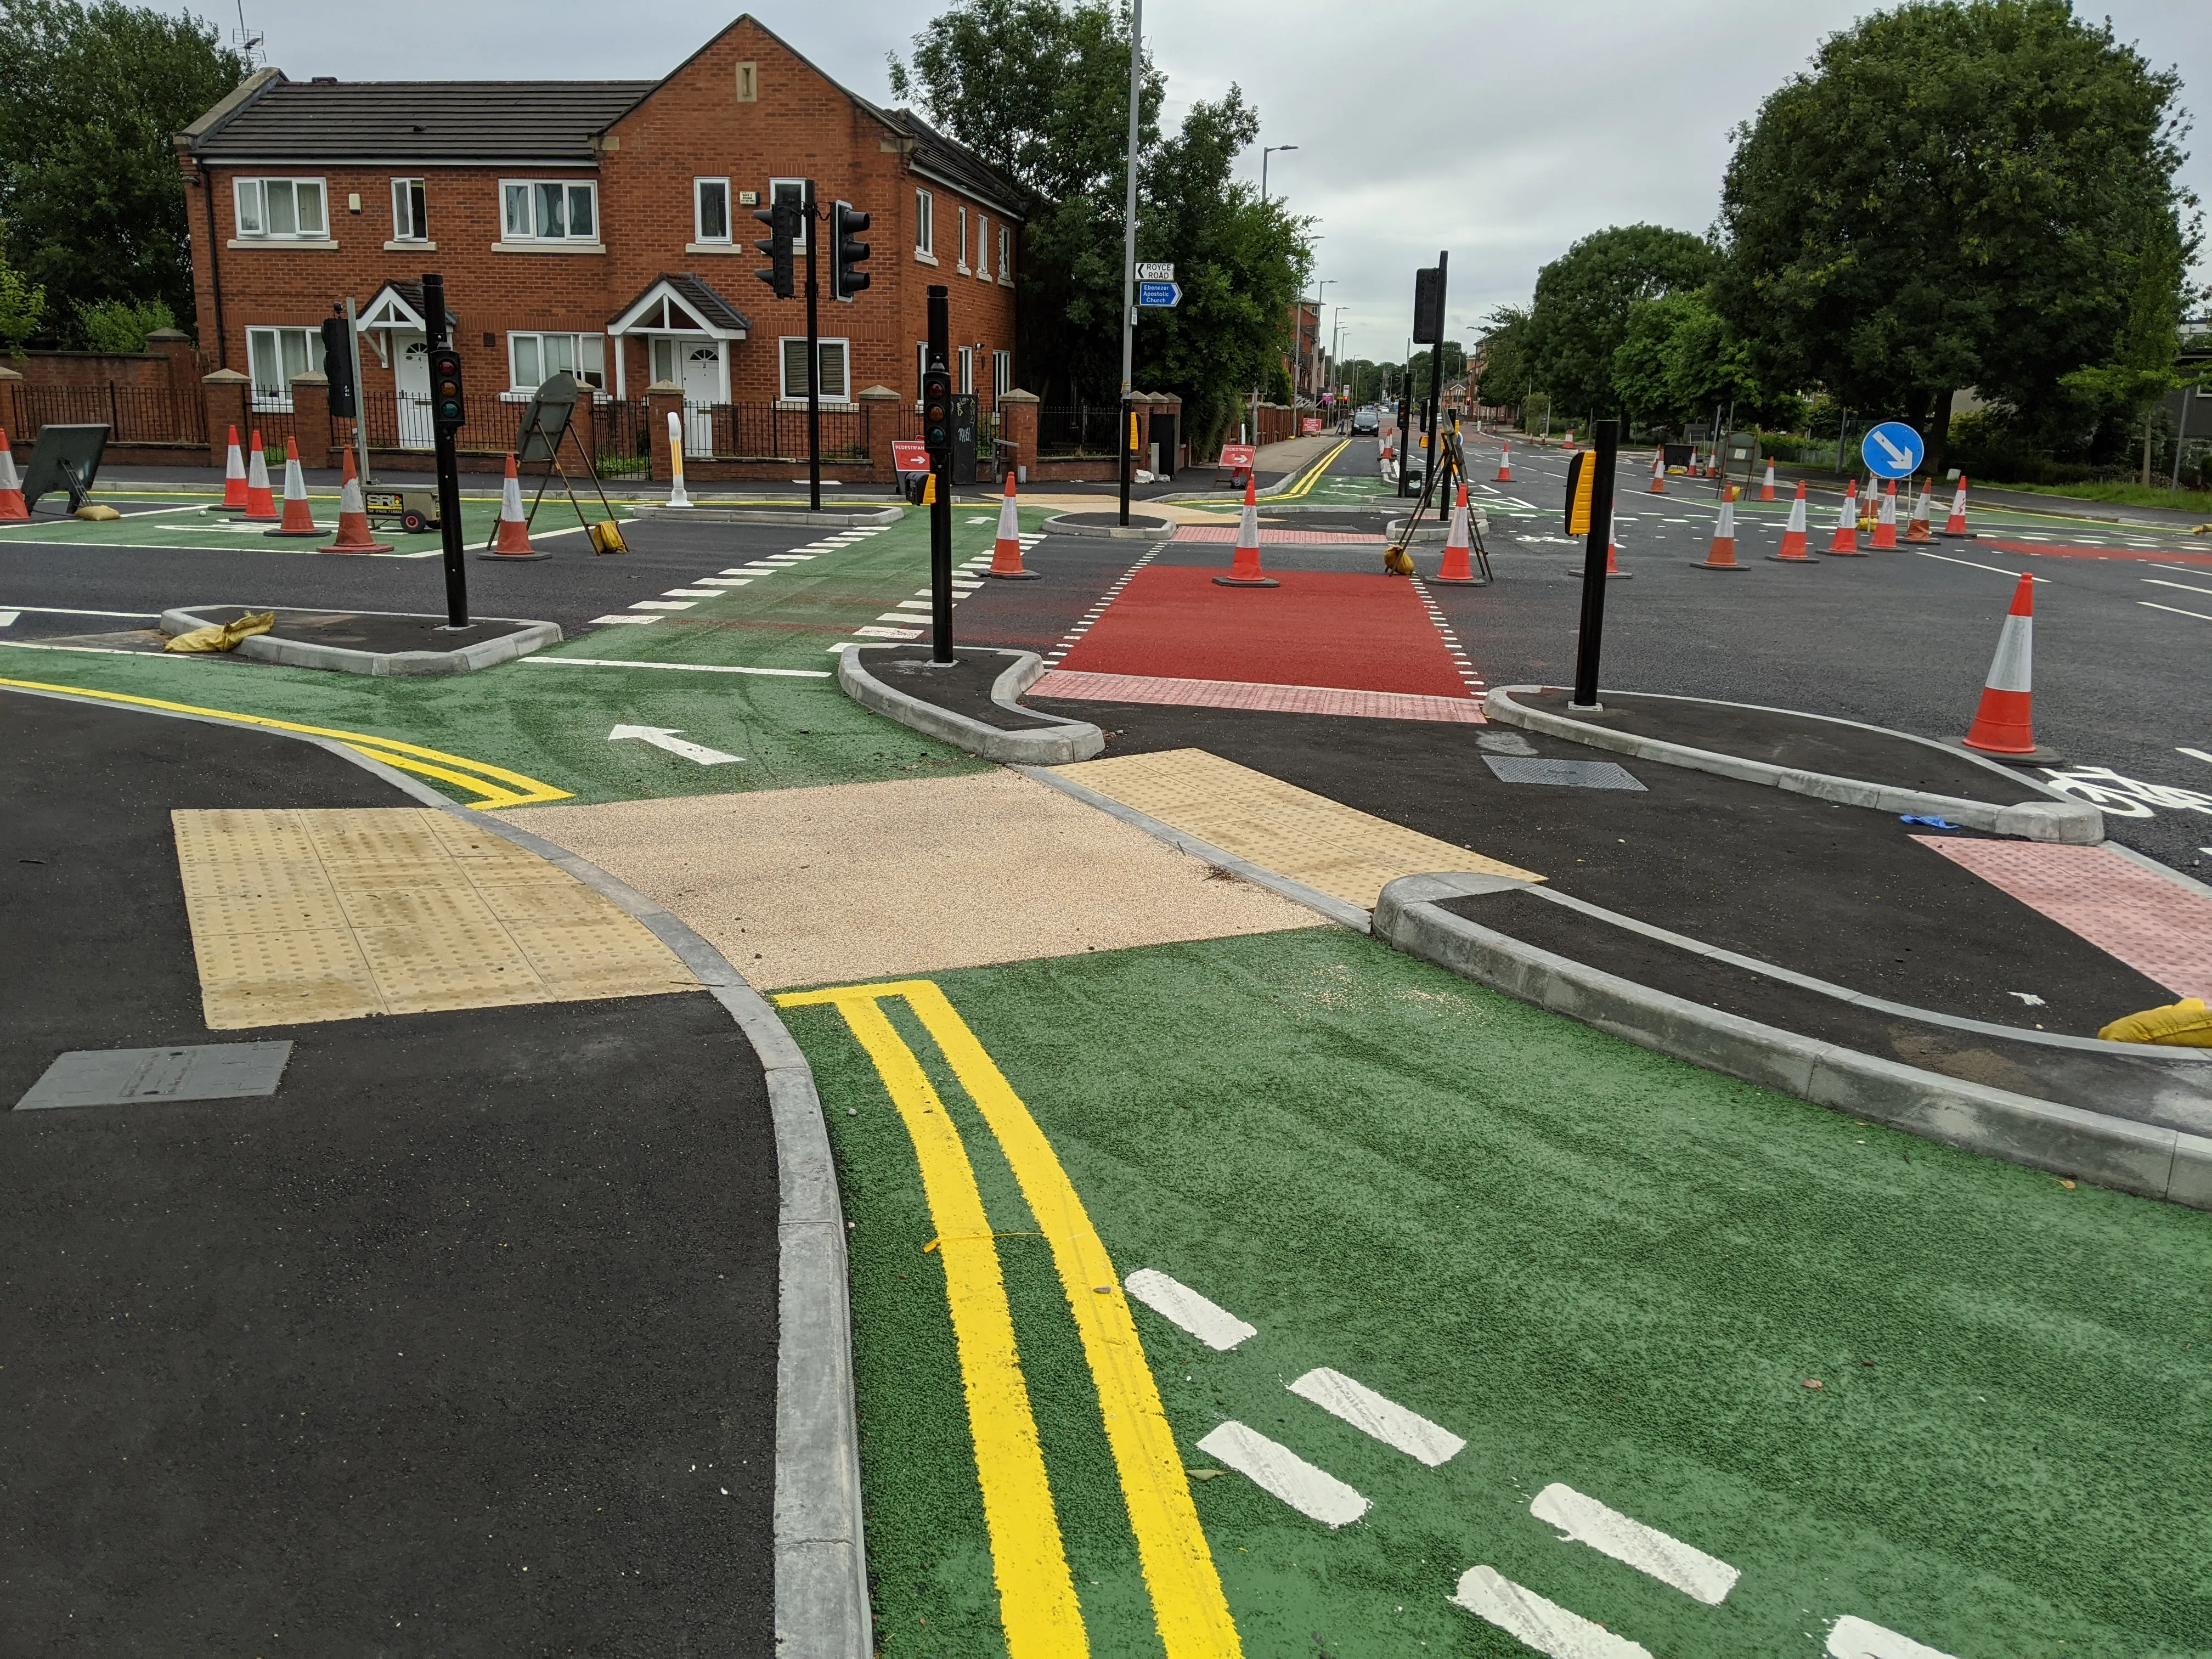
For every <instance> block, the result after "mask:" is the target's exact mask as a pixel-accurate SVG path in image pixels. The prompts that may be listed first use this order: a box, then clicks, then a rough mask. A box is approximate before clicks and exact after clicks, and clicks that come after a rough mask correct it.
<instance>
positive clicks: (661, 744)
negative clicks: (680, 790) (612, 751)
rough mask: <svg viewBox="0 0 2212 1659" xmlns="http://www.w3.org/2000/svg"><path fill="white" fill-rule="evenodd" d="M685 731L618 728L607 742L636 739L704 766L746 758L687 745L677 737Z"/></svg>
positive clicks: (723, 764) (672, 728)
mask: <svg viewBox="0 0 2212 1659" xmlns="http://www.w3.org/2000/svg"><path fill="white" fill-rule="evenodd" d="M683 729H684V728H683V727H682V726H617V727H615V729H614V730H613V731H611V732H608V733H607V741H608V742H609V743H620V742H621V741H622V740H623V738H636V739H637V740H638V741H639V742H640V743H649V744H652V745H653V747H654V748H655V749H665V750H667V751H668V752H669V753H670V754H671V755H681V756H683V757H684V759H685V760H688V761H696V762H698V763H699V764H700V765H702V766H727V765H729V764H730V763H731V762H732V761H741V760H743V759H744V756H743V755H726V754H724V753H723V752H722V751H721V750H719V749H709V748H708V747H707V745H706V744H703V743H686V742H684V739H683V738H679V737H678V736H677V735H676V734H677V733H678V732H680V731H682V730H683Z"/></svg>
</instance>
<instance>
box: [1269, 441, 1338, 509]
mask: <svg viewBox="0 0 2212 1659" xmlns="http://www.w3.org/2000/svg"><path fill="white" fill-rule="evenodd" d="M1351 447H1352V440H1351V439H1349V438H1346V440H1345V441H1343V442H1342V443H1340V444H1339V445H1337V447H1335V448H1334V449H1332V450H1330V451H1329V452H1328V454H1326V455H1324V456H1322V458H1321V459H1319V460H1318V461H1316V462H1315V463H1314V465H1313V470H1312V471H1310V472H1308V473H1307V474H1306V475H1305V477H1303V478H1301V479H1299V480H1298V481H1297V483H1294V484H1292V485H1291V487H1290V488H1289V489H1285V491H1284V492H1283V493H1282V494H1281V495H1276V496H1273V497H1272V498H1271V499H1273V500H1275V501H1296V500H1297V498H1298V497H1299V496H1301V495H1310V494H1311V493H1312V491H1313V487H1314V486H1315V485H1316V484H1317V483H1320V482H1321V479H1322V474H1323V473H1325V472H1327V471H1328V469H1329V467H1330V466H1331V465H1333V464H1334V462H1335V460H1336V458H1337V457H1338V456H1340V455H1341V454H1343V453H1344V452H1345V451H1346V450H1347V449H1349V448H1351Z"/></svg>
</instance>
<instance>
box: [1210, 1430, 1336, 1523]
mask: <svg viewBox="0 0 2212 1659" xmlns="http://www.w3.org/2000/svg"><path fill="white" fill-rule="evenodd" d="M1198 1449H1199V1450H1200V1451H1202V1452H1204V1453H1205V1454H1206V1455H1207V1456H1208V1457H1211V1458H1212V1459H1213V1460H1214V1461H1215V1462H1219V1463H1226V1464H1227V1465H1228V1466H1229V1467H1230V1468H1232V1469H1234V1470H1236V1471H1237V1474H1241V1475H1243V1476H1244V1477H1245V1478H1246V1479H1247V1480H1249V1481H1251V1483H1252V1484H1253V1485H1254V1486H1257V1487H1259V1488H1260V1489H1261V1491H1262V1492H1268V1493H1271V1494H1273V1496H1274V1497H1277V1498H1281V1499H1282V1500H1283V1502H1285V1504H1289V1505H1290V1506H1291V1508H1292V1509H1294V1510H1297V1512H1298V1513H1299V1514H1300V1515H1303V1516H1307V1517H1308V1518H1309V1519H1311V1520H1315V1521H1318V1522H1321V1523H1322V1525H1323V1526H1325V1527H1330V1528H1335V1527H1342V1526H1347V1525H1349V1524H1350V1523H1351V1522H1354V1521H1357V1520H1358V1519H1359V1517H1360V1516H1363V1515H1364V1514H1366V1513H1367V1510H1368V1507H1369V1505H1368V1502H1367V1500H1366V1499H1365V1498H1362V1497H1361V1496H1360V1495H1359V1494H1358V1492H1354V1491H1353V1490H1352V1488H1351V1487H1349V1486H1346V1485H1345V1484H1344V1482H1343V1481H1341V1480H1338V1479H1337V1478H1336V1477H1335V1476H1334V1475H1333V1474H1330V1473H1329V1472H1328V1470H1327V1469H1317V1468H1315V1467H1314V1466H1313V1465H1312V1464H1310V1463H1309V1462H1306V1461H1305V1459H1304V1458H1303V1457H1300V1456H1299V1455H1297V1453H1296V1452H1294V1451H1292V1450H1291V1449H1290V1448H1289V1447H1288V1446H1284V1445H1279V1444H1278V1443H1275V1442H1274V1441H1273V1440H1270V1439H1268V1438H1267V1436H1266V1435H1264V1434H1261V1432H1260V1431H1258V1430H1256V1429H1248V1428H1246V1427H1245V1426H1244V1425H1243V1424H1242V1423H1238V1422H1235V1421H1233V1420H1232V1421H1231V1422H1227V1423H1223V1424H1221V1425H1218V1426H1217V1427H1216V1428H1215V1429H1214V1431H1212V1433H1211V1434H1209V1435H1207V1436H1206V1438H1205V1439H1203V1440H1201V1441H1200V1442H1199V1443H1198Z"/></svg>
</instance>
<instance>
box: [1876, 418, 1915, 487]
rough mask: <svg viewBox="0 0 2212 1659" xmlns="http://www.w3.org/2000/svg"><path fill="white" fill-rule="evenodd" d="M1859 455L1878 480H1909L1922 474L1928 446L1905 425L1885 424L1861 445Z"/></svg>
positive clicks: (1891, 422)
mask: <svg viewBox="0 0 2212 1659" xmlns="http://www.w3.org/2000/svg"><path fill="white" fill-rule="evenodd" d="M1859 453H1860V455H1862V456H1863V457H1864V458H1865V460H1866V464H1867V470H1868V471H1870V472H1872V473H1873V474H1874V475H1875V477H1877V478H1909V477H1911V476H1912V475H1913V474H1914V473H1915V472H1917V471H1919V470H1920V463H1921V460H1922V459H1923V457H1924V456H1925V455H1926V454H1927V453H1928V446H1927V445H1926V444H1924V443H1923V442H1922V441H1920V435H1919V434H1918V433H1917V432H1915V431H1914V430H1913V429H1912V428H1911V427H1909V426H1907V425H1905V422H1902V421H1884V422H1882V423H1881V425H1880V426H1878V427H1875V428H1873V429H1872V430H1871V431H1869V433H1868V434H1867V435H1866V436H1865V438H1864V439H1863V440H1862V441H1860V444H1859Z"/></svg>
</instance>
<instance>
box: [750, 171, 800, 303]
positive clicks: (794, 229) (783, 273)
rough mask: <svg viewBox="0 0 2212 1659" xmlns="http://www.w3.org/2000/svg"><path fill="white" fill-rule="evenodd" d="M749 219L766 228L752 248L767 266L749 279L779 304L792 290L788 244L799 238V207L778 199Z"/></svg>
mask: <svg viewBox="0 0 2212 1659" xmlns="http://www.w3.org/2000/svg"><path fill="white" fill-rule="evenodd" d="M753 217H754V218H756V219H757V220H759V221H760V222H761V223H763V224H764V225H766V226H767V227H768V234H767V235H766V236H764V237H763V238H762V239H761V240H759V241H757V242H755V243H754V244H753V246H754V247H755V248H756V249H757V250H758V251H759V252H761V253H763V254H765V255H766V256H767V258H768V264H766V265H764V266H763V267H762V268H761V269H760V270H756V271H754V272H753V275H754V276H757V277H759V278H760V279H761V281H763V283H767V284H768V285H769V287H770V288H771V289H775V297H776V298H777V299H779V300H788V299H789V298H791V296H792V295H793V292H794V290H795V289H796V283H794V281H793V275H792V258H791V250H792V244H793V242H795V241H796V240H798V237H799V204H798V203H796V202H794V201H793V200H792V199H791V198H790V197H787V196H780V197H777V198H776V199H775V200H774V201H773V202H770V203H769V204H768V205H767V206H766V207H764V208H759V209H757V210H755V211H754V213H753Z"/></svg>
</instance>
